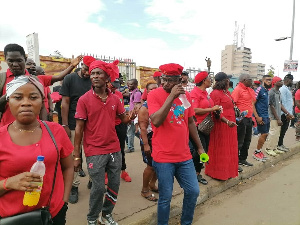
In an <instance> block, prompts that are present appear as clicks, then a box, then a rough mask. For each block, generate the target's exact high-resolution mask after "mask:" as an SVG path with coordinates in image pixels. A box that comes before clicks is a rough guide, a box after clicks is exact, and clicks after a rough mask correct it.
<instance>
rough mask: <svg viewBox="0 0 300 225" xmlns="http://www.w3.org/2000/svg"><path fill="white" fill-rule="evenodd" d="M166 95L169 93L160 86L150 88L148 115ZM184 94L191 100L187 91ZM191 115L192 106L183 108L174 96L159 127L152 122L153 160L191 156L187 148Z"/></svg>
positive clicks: (171, 159) (173, 161)
mask: <svg viewBox="0 0 300 225" xmlns="http://www.w3.org/2000/svg"><path fill="white" fill-rule="evenodd" d="M168 96H169V93H167V92H166V91H165V90H164V89H163V88H162V87H160V88H157V89H155V90H152V91H151V92H150V93H149V94H148V97H147V103H148V109H149V115H152V114H153V113H155V112H156V111H158V110H159V109H160V108H161V107H162V106H163V104H164V103H165V101H166V99H167V97H168ZM186 96H187V99H188V100H189V102H191V98H190V95H189V94H188V92H186ZM193 115H194V110H193V107H190V108H188V109H184V108H183V106H182V103H181V101H180V100H179V98H176V99H175V100H174V101H173V104H172V107H171V109H170V111H169V113H168V116H167V118H166V119H165V121H164V122H163V123H162V124H161V125H160V126H159V127H155V126H154V125H153V124H152V129H153V137H152V148H153V151H152V157H153V159H154V161H155V162H160V163H176V162H183V161H186V160H189V159H191V158H192V156H191V153H190V148H189V129H188V118H189V117H192V116H193Z"/></svg>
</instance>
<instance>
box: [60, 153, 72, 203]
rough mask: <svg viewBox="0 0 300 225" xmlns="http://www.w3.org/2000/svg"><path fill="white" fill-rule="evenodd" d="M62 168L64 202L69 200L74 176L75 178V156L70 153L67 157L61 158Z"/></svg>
mask: <svg viewBox="0 0 300 225" xmlns="http://www.w3.org/2000/svg"><path fill="white" fill-rule="evenodd" d="M60 165H61V170H62V174H63V178H64V186H65V190H64V197H63V199H64V202H68V201H69V195H70V192H71V188H72V183H73V178H74V162H73V156H72V155H71V154H70V155H69V156H67V157H66V158H61V159H60Z"/></svg>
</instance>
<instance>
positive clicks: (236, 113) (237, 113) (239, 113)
mask: <svg viewBox="0 0 300 225" xmlns="http://www.w3.org/2000/svg"><path fill="white" fill-rule="evenodd" d="M224 94H225V95H226V96H227V97H228V98H230V100H231V101H232V104H233V109H234V113H235V118H238V117H241V110H240V109H239V108H238V107H237V106H236V104H235V102H234V101H233V99H232V98H231V97H230V96H229V95H228V94H227V93H226V92H225V91H224Z"/></svg>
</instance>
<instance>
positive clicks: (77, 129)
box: [73, 119, 85, 171]
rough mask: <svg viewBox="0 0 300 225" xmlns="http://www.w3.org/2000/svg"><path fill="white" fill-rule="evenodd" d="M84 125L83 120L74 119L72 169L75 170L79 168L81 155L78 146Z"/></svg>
mask: <svg viewBox="0 0 300 225" xmlns="http://www.w3.org/2000/svg"><path fill="white" fill-rule="evenodd" d="M84 125H85V120H80V119H76V127H75V138H74V152H73V156H74V169H75V171H79V169H80V168H81V163H82V159H81V155H80V146H81V141H82V137H83V129H84Z"/></svg>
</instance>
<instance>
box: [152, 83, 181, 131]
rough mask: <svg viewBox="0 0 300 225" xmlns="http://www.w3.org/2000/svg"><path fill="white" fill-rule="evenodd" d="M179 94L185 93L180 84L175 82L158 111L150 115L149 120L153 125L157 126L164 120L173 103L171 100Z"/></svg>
mask: <svg viewBox="0 0 300 225" xmlns="http://www.w3.org/2000/svg"><path fill="white" fill-rule="evenodd" d="M180 94H185V91H184V89H183V87H182V86H181V85H180V84H177V85H175V86H174V87H173V88H172V91H171V93H170V94H169V96H168V97H167V99H166V101H165V102H164V104H163V105H162V107H161V108H160V109H159V110H158V111H156V112H155V113H153V114H152V115H150V118H151V122H152V124H153V125H154V126H155V127H159V126H160V125H161V124H162V123H163V122H164V121H165V119H166V118H167V116H168V113H169V111H170V109H171V106H172V104H173V101H174V100H175V99H176V98H177V97H178V96H179V95H180Z"/></svg>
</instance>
